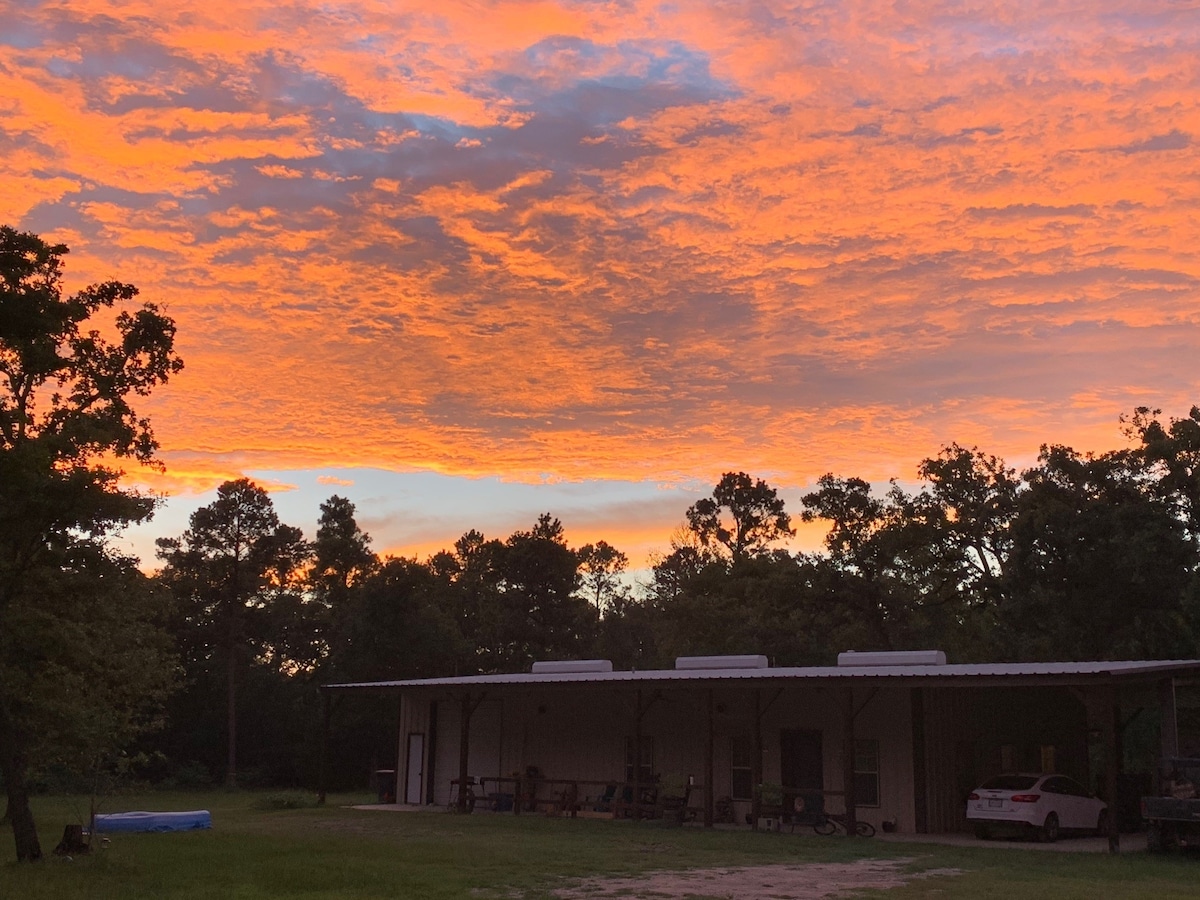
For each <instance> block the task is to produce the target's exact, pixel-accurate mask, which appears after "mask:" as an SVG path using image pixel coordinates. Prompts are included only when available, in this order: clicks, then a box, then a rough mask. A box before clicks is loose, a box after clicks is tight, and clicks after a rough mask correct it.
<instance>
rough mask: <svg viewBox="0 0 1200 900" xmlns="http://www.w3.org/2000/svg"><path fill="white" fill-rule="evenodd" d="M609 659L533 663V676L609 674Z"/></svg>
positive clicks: (610, 668) (610, 662) (610, 669)
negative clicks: (580, 673) (585, 673)
mask: <svg viewBox="0 0 1200 900" xmlns="http://www.w3.org/2000/svg"><path fill="white" fill-rule="evenodd" d="M612 670H613V667H612V660H611V659H562V660H542V661H539V662H535V663H534V664H533V668H532V669H531V670H530V671H531V672H533V674H534V675H571V674H574V673H577V672H611V671H612Z"/></svg>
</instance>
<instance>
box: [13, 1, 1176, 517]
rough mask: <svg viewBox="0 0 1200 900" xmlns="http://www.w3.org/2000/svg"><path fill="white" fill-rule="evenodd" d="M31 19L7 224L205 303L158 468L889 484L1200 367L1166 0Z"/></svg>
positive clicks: (1082, 424)
mask: <svg viewBox="0 0 1200 900" xmlns="http://www.w3.org/2000/svg"><path fill="white" fill-rule="evenodd" d="M11 13H12V14H11V22H10V23H6V27H5V29H4V36H3V38H0V112H2V115H0V150H2V151H3V152H0V198H2V199H0V215H2V216H3V219H4V221H7V222H12V223H14V224H18V225H20V226H21V227H25V228H30V229H33V230H37V231H40V232H43V233H45V234H46V235H47V236H48V237H51V238H52V239H54V240H63V241H66V242H67V243H69V244H70V245H71V247H72V254H71V256H70V258H69V265H68V270H67V271H68V279H69V281H70V283H71V284H72V285H73V286H74V285H82V284H86V283H89V282H92V281H99V280H102V279H104V278H108V277H117V278H120V279H122V280H126V281H131V282H134V283H136V284H138V285H139V287H141V289H142V292H143V296H144V297H146V298H148V299H153V300H156V301H159V302H162V303H164V304H165V305H166V307H167V309H168V311H169V313H170V314H171V315H172V316H174V317H175V318H176V320H177V322H178V325H179V342H180V350H181V352H182V354H183V356H184V357H185V359H186V361H187V369H186V370H185V371H184V372H183V373H182V375H181V376H179V377H178V378H176V379H175V380H174V381H173V382H172V384H171V385H169V386H168V387H167V388H165V389H163V390H161V391H158V392H157V393H156V394H155V395H154V396H153V397H152V398H150V399H149V400H147V401H144V402H142V403H140V404H139V412H141V411H143V410H144V411H145V413H147V414H148V415H150V416H151V418H152V419H153V421H154V423H155V426H156V430H157V433H158V435H159V437H160V439H161V440H162V442H163V446H164V454H163V457H164V460H165V461H166V462H167V466H168V470H167V474H166V475H165V476H152V475H145V474H142V475H139V476H137V477H138V478H139V479H142V480H143V481H144V483H147V484H154V485H156V486H158V487H159V488H160V489H164V490H179V491H199V490H206V489H211V487H212V486H214V485H215V484H219V483H220V481H221V480H224V479H226V478H228V477H236V476H237V475H238V474H239V473H242V472H245V471H254V470H272V471H275V470H279V471H282V470H298V469H305V470H314V471H328V470H330V469H333V470H341V469H342V468H348V467H380V468H388V469H393V470H398V471H410V470H413V469H422V470H427V471H432V472H439V473H450V474H457V475H460V476H463V477H472V478H474V477H481V476H488V475H500V476H503V477H505V478H509V479H516V480H524V481H528V482H530V483H540V482H542V481H544V480H546V479H566V480H568V481H570V480H573V479H583V480H588V479H597V478H599V479H612V480H617V481H621V480H628V479H646V480H648V481H650V482H656V481H665V482H672V483H674V482H679V481H682V480H686V479H699V480H701V481H711V480H713V479H714V477H715V476H719V474H720V473H721V472H722V471H724V470H726V469H731V468H737V469H747V470H755V471H760V472H763V473H771V474H772V477H774V478H775V479H776V480H777V481H778V482H779V483H781V484H788V485H799V484H804V483H807V482H808V481H810V480H811V479H812V478H813V477H815V476H817V475H819V474H822V473H823V472H825V471H839V472H843V473H851V472H853V473H855V474H864V475H870V477H884V478H886V477H888V476H890V475H895V474H901V475H903V474H905V473H907V472H911V471H913V470H914V468H915V462H916V461H917V460H919V459H920V458H921V457H923V456H927V455H929V454H931V453H935V452H936V450H937V448H938V447H939V446H940V445H941V444H942V443H945V442H948V441H951V440H958V441H962V442H966V443H979V444H980V445H981V446H986V449H988V450H989V451H990V452H998V453H1002V454H1009V455H1020V454H1022V453H1028V452H1031V448H1033V449H1034V450H1035V449H1036V446H1037V445H1038V444H1040V443H1041V442H1042V441H1045V440H1062V441H1065V442H1077V443H1079V444H1080V445H1081V446H1090V447H1105V446H1109V445H1110V444H1111V442H1112V441H1113V440H1114V439H1116V438H1117V432H1116V416H1117V414H1118V413H1119V412H1121V411H1123V410H1125V409H1127V408H1129V407H1130V406H1133V405H1138V404H1141V403H1146V404H1148V405H1152V406H1163V407H1165V408H1168V409H1170V408H1178V407H1179V405H1180V404H1181V403H1182V404H1184V406H1185V407H1186V404H1187V403H1190V402H1195V399H1196V396H1197V394H1200V390H1198V389H1200V376H1197V375H1196V374H1195V366H1194V365H1193V364H1192V363H1191V362H1190V360H1192V359H1194V358H1195V356H1196V354H1197V351H1200V346H1197V345H1198V343H1200V338H1197V335H1200V329H1197V327H1196V326H1197V324H1198V321H1200V283H1198V278H1200V273H1198V271H1197V267H1196V263H1195V251H1194V248H1195V247H1196V246H1198V245H1200V223H1198V222H1197V219H1196V216H1195V215H1194V211H1195V209H1196V207H1197V204H1198V203H1200V183H1198V182H1197V180H1196V178H1195V173H1194V171H1193V169H1194V165H1193V163H1192V160H1191V156H1190V155H1189V154H1188V153H1186V152H1182V153H1181V152H1177V151H1180V150H1184V151H1186V150H1188V149H1190V148H1191V147H1192V145H1193V141H1192V135H1194V134H1196V133H1197V128H1200V121H1198V120H1197V112H1196V104H1195V99H1194V98H1195V84H1196V80H1197V78H1198V77H1200V69H1198V65H1200V64H1198V63H1197V60H1198V59H1200V52H1198V51H1200V23H1198V22H1197V20H1196V17H1195V16H1194V14H1190V13H1189V11H1188V10H1186V9H1184V8H1183V7H1180V6H1178V5H1177V4H1172V3H1169V2H1162V3H1152V4H1149V5H1147V4H1140V5H1138V7H1137V9H1136V10H1131V9H1130V8H1129V7H1128V5H1127V4H1126V5H1120V4H1117V3H1115V2H1102V3H1100V4H1098V5H1096V4H1093V5H1092V6H1091V7H1089V9H1088V10H1087V11H1086V12H1085V13H1080V12H1078V11H1077V10H1075V11H1067V10H1060V9H1058V8H1054V7H1052V6H1051V7H1031V6H1022V7H1019V8H1015V7H1014V8H1012V9H1007V10H1004V11H1002V12H995V11H992V12H989V13H986V14H985V13H982V12H979V11H978V10H976V9H974V8H973V7H964V6H961V5H960V6H953V5H947V4H942V3H934V2H925V0H921V2H916V3H912V4H907V5H905V6H904V7H903V8H888V9H887V10H884V9H882V8H878V7H875V6H872V5H869V4H862V3H849V4H835V5H829V4H826V5H820V4H818V5H809V6H802V7H796V6H794V5H788V4H782V3H774V2H767V3H762V4H755V5H753V6H745V5H736V4H735V5H732V6H730V5H719V4H706V3H699V2H693V3H683V4H673V5H671V4H668V5H663V4H657V3H648V2H638V0H631V2H628V3H620V4H591V3H582V2H578V3H577V2H570V0H563V2H544V3H542V2H539V3H533V2H516V3H505V4H483V5H472V4H458V3H453V2H451V3H439V4H434V5H422V4H402V5H397V4H394V3H387V2H382V0H379V2H375V0H364V2H361V3H355V4H349V3H337V2H334V3H320V4H317V3H309V2H307V0H300V2H297V3H293V4H285V5H280V4H275V3H265V2H260V0H248V2H244V3H241V4H239V5H238V6H237V7H236V8H234V7H230V6H228V5H226V4H223V3H221V2H215V3H214V2H207V3H196V2H191V3H189V2H181V3H178V4H171V5H169V6H168V7H163V8H159V7H154V8H153V9H152V8H150V7H144V8H143V7H137V6H134V7H129V6H127V5H119V4H112V3H108V2H102V0H83V2H78V3H72V4H70V5H69V6H68V7H49V6H43V5H38V4H22V5H21V6H20V8H19V9H15V10H12V11H11ZM1080 398H1088V399H1086V402H1083V401H1081V400H1080ZM1105 403H1109V404H1111V406H1110V408H1108V409H1107V410H1105V409H1103V408H1102V407H1103V406H1104V404H1105ZM131 477H132V476H131ZM284 480H286V479H284ZM339 484H340V483H339ZM304 489H305V490H307V487H305V488H304ZM630 515H632V513H631V514H630ZM597 527H599V526H597Z"/></svg>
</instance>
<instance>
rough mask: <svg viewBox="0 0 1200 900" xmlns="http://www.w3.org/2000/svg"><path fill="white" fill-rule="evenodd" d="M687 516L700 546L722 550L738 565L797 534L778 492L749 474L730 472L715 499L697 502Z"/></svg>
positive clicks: (722, 482)
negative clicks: (753, 478)
mask: <svg viewBox="0 0 1200 900" xmlns="http://www.w3.org/2000/svg"><path fill="white" fill-rule="evenodd" d="M686 515H687V522H688V527H689V528H691V530H692V531H693V532H695V534H696V536H697V537H698V538H699V539H700V542H701V543H702V544H703V545H704V546H705V547H707V548H720V549H721V551H722V552H723V553H725V554H727V555H728V557H729V559H730V560H731V561H732V562H734V563H737V562H740V561H742V560H745V559H746V558H747V557H750V556H755V555H757V554H759V553H763V552H765V551H766V550H767V548H768V547H769V546H770V545H771V544H773V543H775V542H777V541H780V540H783V539H785V538H787V537H790V536H791V535H793V534H795V532H794V531H793V529H792V521H791V518H790V517H789V516H788V514H787V513H786V512H784V508H783V500H782V499H781V498H780V497H779V496H778V494H777V493H776V492H775V489H774V488H772V487H771V486H770V485H768V484H767V483H766V482H765V481H763V480H762V479H761V478H760V479H758V480H752V479H751V478H750V476H749V475H747V474H746V473H745V472H726V473H725V474H724V475H723V476H721V480H720V481H719V482H717V486H716V487H715V488H713V495H712V496H711V497H706V498H704V499H703V500H698V501H696V502H695V503H694V504H692V506H691V507H689V508H688V511H687V514H686Z"/></svg>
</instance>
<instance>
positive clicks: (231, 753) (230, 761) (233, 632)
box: [225, 612, 238, 788]
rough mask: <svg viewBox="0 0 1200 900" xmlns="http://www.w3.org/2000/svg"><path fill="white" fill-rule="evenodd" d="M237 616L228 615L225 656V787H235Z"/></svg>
mask: <svg viewBox="0 0 1200 900" xmlns="http://www.w3.org/2000/svg"><path fill="white" fill-rule="evenodd" d="M237 634H238V629H237V616H236V615H235V614H234V613H232V612H231V613H230V616H229V636H228V640H229V645H228V647H227V648H226V649H227V653H226V657H225V732H226V734H227V735H228V738H229V747H228V757H227V765H226V768H225V787H227V788H235V787H237Z"/></svg>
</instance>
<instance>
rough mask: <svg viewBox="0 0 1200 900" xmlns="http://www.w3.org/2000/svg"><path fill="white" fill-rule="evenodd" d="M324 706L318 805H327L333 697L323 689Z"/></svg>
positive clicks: (318, 778)
mask: <svg viewBox="0 0 1200 900" xmlns="http://www.w3.org/2000/svg"><path fill="white" fill-rule="evenodd" d="M321 694H322V697H321V699H322V706H323V709H322V710H321V756H320V760H319V763H318V766H319V767H318V769H317V805H318V806H324V805H325V793H326V791H325V789H326V787H327V785H328V784H329V719H330V704H331V703H332V702H333V698H332V697H330V696H329V692H328V691H322V692H321Z"/></svg>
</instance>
